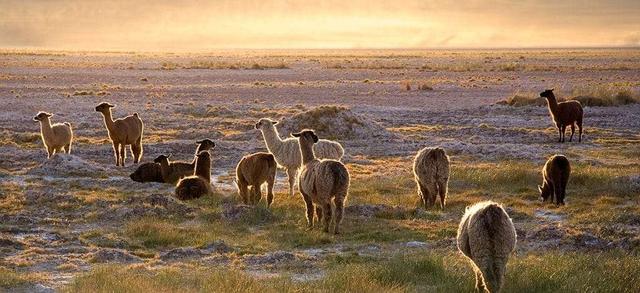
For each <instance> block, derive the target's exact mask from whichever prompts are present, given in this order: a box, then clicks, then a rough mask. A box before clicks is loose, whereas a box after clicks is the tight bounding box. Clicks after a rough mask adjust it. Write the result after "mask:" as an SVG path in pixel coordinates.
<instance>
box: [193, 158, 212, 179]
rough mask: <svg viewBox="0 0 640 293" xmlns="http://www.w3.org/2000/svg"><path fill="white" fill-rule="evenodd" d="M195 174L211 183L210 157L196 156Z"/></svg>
mask: <svg viewBox="0 0 640 293" xmlns="http://www.w3.org/2000/svg"><path fill="white" fill-rule="evenodd" d="M195 175H196V176H199V177H201V178H202V179H204V180H205V181H207V182H208V183H211V159H210V158H198V159H197V160H196V169H195Z"/></svg>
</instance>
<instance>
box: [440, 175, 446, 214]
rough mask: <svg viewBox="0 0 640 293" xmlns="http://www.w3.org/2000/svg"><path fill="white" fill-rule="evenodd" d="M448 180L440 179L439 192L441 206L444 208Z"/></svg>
mask: <svg viewBox="0 0 640 293" xmlns="http://www.w3.org/2000/svg"><path fill="white" fill-rule="evenodd" d="M447 183H448V182H447V180H439V181H438V194H439V195H440V208H441V209H443V210H444V206H445V204H446V201H447V185H448V184H447Z"/></svg>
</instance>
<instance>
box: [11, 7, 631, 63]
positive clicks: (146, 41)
mask: <svg viewBox="0 0 640 293" xmlns="http://www.w3.org/2000/svg"><path fill="white" fill-rule="evenodd" d="M174 2H176V1H165V0H159V1H146V0H145V1H118V0H114V1H79V0H71V1H55V0H54V1H40V0H35V1H17V0H0V48H18V49H19V48H38V49H61V50H134V51H135V50H141V51H206V50H213V49H231V48H242V49H269V48H281V49H288V48H289V49H298V48H310V49H323V48H337V49H340V48H344V49H353V48H502V47H507V48H519V47H522V48H527V47H617V46H621V47H622V46H640V17H639V16H638V15H640V1H637V0H618V1H584V0H567V1H551V0H537V1H535V0H524V1H518V2H512V1H504V0H489V1H479V0H476V1H451V0H443V1H417V0H406V1H400V0H399V1H393V2H390V1H378V0H370V1H364V0H355V1H336V0H329V1H322V2H321V3H319V1H283V0H265V1H247V0H237V1H227V0H223V1H184V2H181V3H179V4H176V3H174Z"/></svg>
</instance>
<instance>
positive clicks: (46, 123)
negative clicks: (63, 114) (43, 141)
mask: <svg viewBox="0 0 640 293" xmlns="http://www.w3.org/2000/svg"><path fill="white" fill-rule="evenodd" d="M40 132H41V133H42V136H46V137H48V136H50V135H52V134H53V130H52V129H51V121H50V120H49V118H45V119H42V120H40Z"/></svg>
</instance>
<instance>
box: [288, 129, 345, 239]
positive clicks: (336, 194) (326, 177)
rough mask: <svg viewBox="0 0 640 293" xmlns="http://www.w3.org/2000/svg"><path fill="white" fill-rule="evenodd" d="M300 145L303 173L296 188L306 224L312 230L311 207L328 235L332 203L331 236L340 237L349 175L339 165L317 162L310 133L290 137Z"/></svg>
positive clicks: (339, 163)
mask: <svg viewBox="0 0 640 293" xmlns="http://www.w3.org/2000/svg"><path fill="white" fill-rule="evenodd" d="M292 135H293V136H294V137H297V138H298V140H299V141H300V143H299V145H300V153H301V154H302V169H301V170H300V173H299V175H298V184H299V186H298V188H299V189H300V193H302V197H303V198H304V202H305V204H306V207H307V214H306V216H307V223H308V227H309V229H311V228H313V214H314V204H315V206H316V208H315V213H316V215H317V216H318V222H322V221H323V220H324V229H323V231H324V232H329V224H330V222H331V220H332V215H331V214H332V211H331V210H332V205H331V203H332V201H333V206H334V208H335V219H333V221H334V228H333V233H334V234H339V233H340V230H339V226H340V222H341V221H342V216H343V213H344V204H345V201H346V199H347V194H348V192H349V171H348V170H347V168H346V167H345V166H344V164H342V162H340V161H336V160H329V159H324V160H322V161H321V160H318V159H317V158H316V156H315V155H314V153H313V144H315V143H318V141H319V139H318V136H317V135H316V134H315V133H314V132H313V130H302V131H301V132H298V133H293V134H292Z"/></svg>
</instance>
